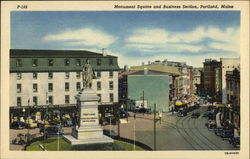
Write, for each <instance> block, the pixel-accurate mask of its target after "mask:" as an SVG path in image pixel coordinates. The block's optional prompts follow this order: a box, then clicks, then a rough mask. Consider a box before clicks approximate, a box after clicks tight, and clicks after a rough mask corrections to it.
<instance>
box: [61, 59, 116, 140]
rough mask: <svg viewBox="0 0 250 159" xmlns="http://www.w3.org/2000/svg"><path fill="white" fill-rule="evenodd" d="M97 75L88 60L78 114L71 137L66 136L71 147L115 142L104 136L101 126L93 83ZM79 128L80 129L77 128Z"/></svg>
mask: <svg viewBox="0 0 250 159" xmlns="http://www.w3.org/2000/svg"><path fill="white" fill-rule="evenodd" d="M94 78H95V74H94V72H93V69H92V67H91V65H90V62H89V59H87V60H86V63H85V64H84V66H83V68H82V83H83V88H82V91H80V92H79V93H78V94H77V95H76V96H75V97H76V103H77V111H78V112H77V114H75V116H74V127H73V128H72V132H71V135H64V136H63V137H64V139H65V141H67V142H68V143H70V144H71V145H81V144H99V143H104V144H105V143H112V142H113V141H114V140H113V139H112V138H110V137H108V136H106V135H104V134H103V129H102V127H101V126H100V124H99V118H98V114H99V113H98V101H99V99H100V97H99V96H97V94H96V92H95V90H94V89H92V88H91V87H92V81H93V79H94ZM77 126H78V127H77Z"/></svg>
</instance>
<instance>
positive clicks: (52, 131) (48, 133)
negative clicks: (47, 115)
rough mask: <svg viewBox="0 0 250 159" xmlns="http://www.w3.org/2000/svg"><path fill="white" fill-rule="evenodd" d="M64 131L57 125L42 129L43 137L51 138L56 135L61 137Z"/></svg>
mask: <svg viewBox="0 0 250 159" xmlns="http://www.w3.org/2000/svg"><path fill="white" fill-rule="evenodd" d="M63 134H64V131H63V129H62V127H61V126H59V125H53V126H49V127H47V128H46V127H45V128H44V135H45V137H46V138H47V137H53V136H57V135H63Z"/></svg>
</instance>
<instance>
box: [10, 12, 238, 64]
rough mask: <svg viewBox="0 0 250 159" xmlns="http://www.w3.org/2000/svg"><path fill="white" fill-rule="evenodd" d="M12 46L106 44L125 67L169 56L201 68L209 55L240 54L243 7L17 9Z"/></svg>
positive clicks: (86, 47) (88, 47) (92, 47)
mask: <svg viewBox="0 0 250 159" xmlns="http://www.w3.org/2000/svg"><path fill="white" fill-rule="evenodd" d="M11 48H12V49H52V50H62V49H64V50H65V49H66V50H90V51H95V52H101V50H102V48H105V51H106V52H107V53H108V54H111V55H115V56H118V59H119V65H120V67H123V66H124V65H129V66H133V65H140V64H141V63H142V62H145V63H148V61H151V62H152V61H154V60H164V59H168V60H170V61H179V62H186V63H187V64H188V65H191V66H194V67H198V66H202V62H204V59H205V58H215V59H218V60H219V58H220V57H240V12H239V11H88V12H85V11H82V12H80V11H79V12H78V11H77V12H76V11H71V12H69V11H67V12H66V11H61V12H59V11H55V12H52V11H44V12H41V11H39V12H38V11H34V12H12V13H11Z"/></svg>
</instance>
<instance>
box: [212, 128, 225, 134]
mask: <svg viewBox="0 0 250 159" xmlns="http://www.w3.org/2000/svg"><path fill="white" fill-rule="evenodd" d="M223 130H224V129H223V128H222V127H217V128H215V129H214V133H215V134H216V135H217V136H220V135H221V133H222V132H223Z"/></svg>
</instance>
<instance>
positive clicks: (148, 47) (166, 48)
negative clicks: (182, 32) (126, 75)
mask: <svg viewBox="0 0 250 159" xmlns="http://www.w3.org/2000/svg"><path fill="white" fill-rule="evenodd" d="M126 47H128V48H136V49H140V50H141V51H145V52H171V53H175V52H185V51H186V52H199V51H202V50H204V49H205V48H204V47H203V46H197V45H191V44H171V43H166V44H127V45H126Z"/></svg>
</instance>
